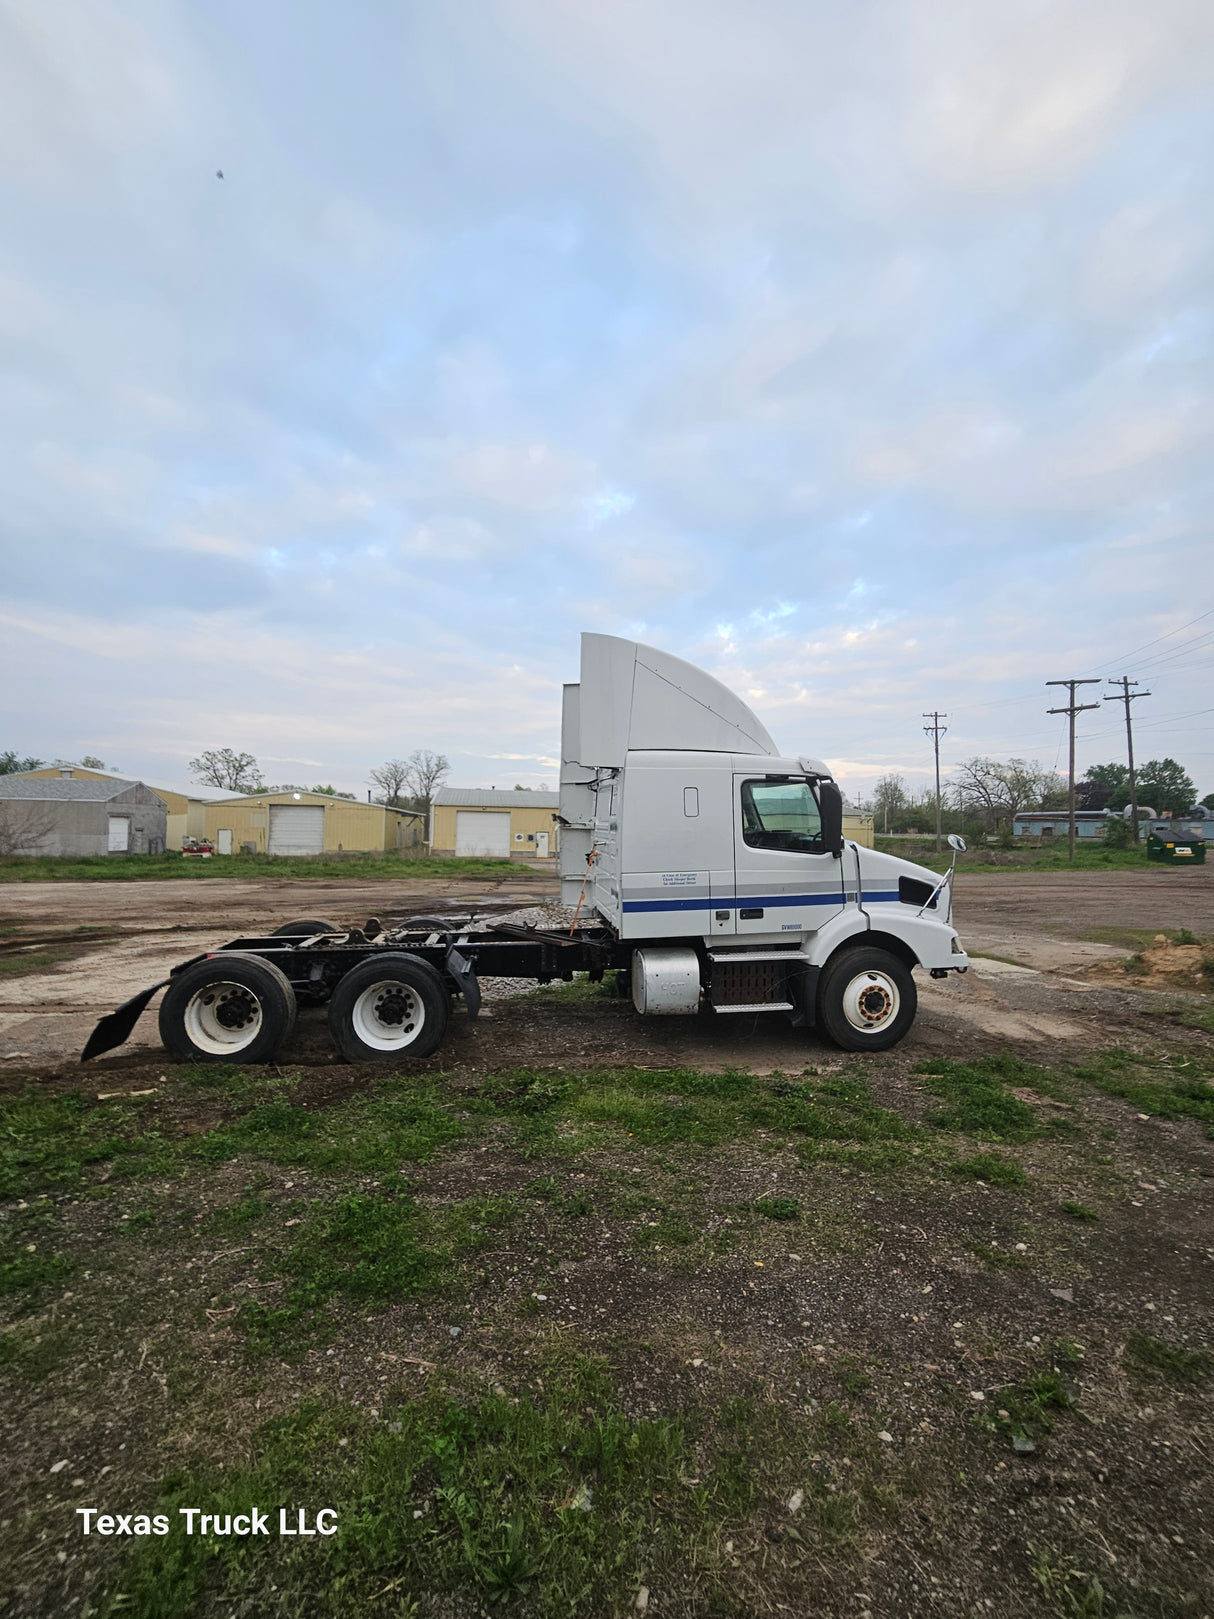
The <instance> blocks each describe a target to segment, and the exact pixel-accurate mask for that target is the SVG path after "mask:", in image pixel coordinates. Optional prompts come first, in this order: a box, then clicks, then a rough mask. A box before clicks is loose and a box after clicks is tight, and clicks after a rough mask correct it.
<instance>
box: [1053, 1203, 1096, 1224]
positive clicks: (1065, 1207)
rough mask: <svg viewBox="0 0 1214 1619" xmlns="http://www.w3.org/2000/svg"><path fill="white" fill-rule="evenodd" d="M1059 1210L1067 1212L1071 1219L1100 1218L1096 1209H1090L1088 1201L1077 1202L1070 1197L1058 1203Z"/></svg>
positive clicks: (1063, 1212)
mask: <svg viewBox="0 0 1214 1619" xmlns="http://www.w3.org/2000/svg"><path fill="white" fill-rule="evenodd" d="M1058 1209H1059V1212H1060V1213H1062V1214H1065V1215H1066V1216H1067V1218H1068V1219H1070V1220H1099V1218H1100V1216H1099V1215H1098V1214H1097V1212H1096V1210H1095V1209H1089V1208H1088V1206H1087V1204H1086V1203H1076V1202H1074V1201H1072V1200H1071V1199H1068V1200H1067V1201H1066V1202H1065V1203H1060V1204H1059V1205H1058Z"/></svg>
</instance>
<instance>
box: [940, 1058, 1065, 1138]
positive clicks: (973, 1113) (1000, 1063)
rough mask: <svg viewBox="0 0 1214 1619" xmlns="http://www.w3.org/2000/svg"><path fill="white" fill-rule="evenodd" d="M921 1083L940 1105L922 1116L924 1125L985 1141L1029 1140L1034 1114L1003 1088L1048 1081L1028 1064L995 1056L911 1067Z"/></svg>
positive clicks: (1036, 1129) (1037, 1129) (1035, 1124)
mask: <svg viewBox="0 0 1214 1619" xmlns="http://www.w3.org/2000/svg"><path fill="white" fill-rule="evenodd" d="M915 1072H916V1073H917V1074H922V1075H923V1076H924V1084H925V1086H926V1088H927V1089H928V1090H929V1091H931V1093H932V1094H933V1095H934V1096H939V1097H941V1098H942V1099H943V1101H944V1104H945V1105H944V1106H943V1107H940V1108H936V1109H935V1110H934V1111H933V1112H932V1113H930V1114H929V1115H928V1123H929V1124H933V1125H935V1126H936V1127H937V1128H938V1129H942V1130H959V1131H963V1132H964V1133H965V1134H966V1135H973V1136H979V1137H982V1138H983V1139H985V1140H987V1141H1013V1142H1014V1141H1030V1140H1031V1139H1032V1138H1033V1137H1034V1136H1036V1135H1039V1134H1040V1126H1039V1124H1038V1122H1037V1118H1036V1115H1035V1114H1034V1112H1033V1110H1032V1108H1031V1107H1029V1106H1028V1105H1027V1103H1025V1102H1022V1101H1021V1100H1020V1099H1019V1097H1016V1096H1012V1095H1011V1093H1010V1092H1009V1091H1008V1088H1007V1087H1008V1084H1009V1083H1012V1084H1016V1085H1021V1086H1030V1085H1031V1086H1033V1088H1034V1089H1036V1088H1037V1086H1035V1085H1034V1084H1033V1082H1034V1080H1037V1081H1039V1082H1041V1083H1042V1084H1048V1083H1049V1076H1048V1075H1047V1074H1046V1073H1045V1071H1044V1070H1043V1069H1040V1068H1038V1067H1037V1066H1036V1064H1034V1063H1027V1062H1023V1061H1022V1060H1021V1059H1020V1058H1019V1057H1013V1056H1011V1055H1009V1054H1007V1053H1001V1054H1000V1055H998V1056H995V1057H979V1058H977V1059H976V1060H975V1061H973V1062H952V1061H949V1060H948V1059H946V1058H939V1059H937V1060H935V1061H933V1062H925V1063H920V1065H919V1067H918V1068H916V1069H915Z"/></svg>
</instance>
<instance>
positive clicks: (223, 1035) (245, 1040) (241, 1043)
mask: <svg viewBox="0 0 1214 1619" xmlns="http://www.w3.org/2000/svg"><path fill="white" fill-rule="evenodd" d="M261 1015H262V1014H261V1002H260V1001H259V1000H258V998H257V996H256V995H255V994H254V993H253V991H252V990H251V989H250V988H249V987H248V985H247V984H230V983H222V982H221V983H217V984H207V985H206V986H205V987H204V988H202V989H200V990H198V991H197V992H196V993H195V994H194V995H193V996H191V998H190V1001H189V1004H188V1005H187V1007H186V1009H185V1032H186V1034H187V1035H189V1037H190V1042H191V1044H192V1045H194V1046H196V1047H197V1048H198V1050H199V1051H205V1052H206V1053H207V1055H208V1056H211V1057H234V1056H236V1054H237V1053H238V1052H241V1051H244V1050H245V1049H246V1048H247V1047H249V1046H251V1045H252V1044H253V1042H254V1040H256V1038H257V1036H258V1035H259V1034H260V1033H261Z"/></svg>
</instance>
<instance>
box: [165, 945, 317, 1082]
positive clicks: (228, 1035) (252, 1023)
mask: <svg viewBox="0 0 1214 1619" xmlns="http://www.w3.org/2000/svg"><path fill="white" fill-rule="evenodd" d="M295 1011H296V1007H295V992H294V991H293V990H292V988H291V986H290V984H289V983H288V982H287V979H286V977H285V976H284V975H283V974H282V973H281V972H280V971H279V970H278V968H277V967H275V966H274V965H273V964H272V963H271V962H268V961H262V960H261V958H260V957H259V956H246V955H244V954H242V953H241V952H239V951H235V950H234V951H231V952H223V953H220V954H219V955H215V956H209V957H208V958H207V959H206V960H205V961H197V962H195V963H194V965H193V966H192V967H187V968H186V970H185V971H184V972H183V973H180V974H178V976H177V977H176V978H174V979H173V981H172V982H171V983H170V985H169V987H168V989H167V991H166V992H165V997H164V1000H163V1001H161V1003H160V1038H161V1040H162V1041H163V1042H164V1046H165V1049H166V1051H168V1053H169V1055H170V1056H171V1057H173V1058H175V1059H176V1061H177V1062H239V1063H247V1062H270V1061H271V1060H272V1059H273V1057H274V1056H275V1054H276V1053H277V1051H278V1050H279V1047H280V1046H282V1045H284V1044H285V1043H286V1041H287V1040H289V1039H290V1037H291V1033H292V1031H293V1029H294V1028H295Z"/></svg>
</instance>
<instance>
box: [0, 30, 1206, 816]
mask: <svg viewBox="0 0 1214 1619" xmlns="http://www.w3.org/2000/svg"><path fill="white" fill-rule="evenodd" d="M218 170H222V174H223V178H222V179H219V178H218V177H217V172H216V171H218ZM0 186H2V188H3V199H2V200H3V210H2V217H3V220H4V225H3V228H2V230H0V345H2V347H3V359H2V363H0V413H2V421H0V461H2V464H3V481H2V485H0V488H2V491H3V500H2V501H0V551H2V570H0V626H2V630H0V706H2V708H3V714H2V716H0V717H2V720H3V724H2V726H0V748H5V747H13V748H16V749H18V750H19V751H21V752H33V753H36V754H40V755H42V756H44V757H55V756H60V757H67V758H72V757H78V756H79V755H80V754H81V753H84V752H91V753H97V754H100V755H102V756H103V757H104V758H105V759H106V760H107V761H111V762H113V763H114V764H116V765H118V766H119V767H120V768H122V769H123V770H125V771H127V772H130V773H132V774H138V775H142V776H144V777H145V778H146V779H148V780H150V781H152V782H159V783H162V784H164V785H171V784H174V783H182V784H183V783H184V782H185V780H186V778H187V772H186V764H185V761H186V760H187V759H188V758H189V756H190V755H191V754H194V753H196V752H197V751H199V750H200V749H202V748H206V747H220V746H232V747H235V748H240V749H245V750H247V751H249V752H251V753H253V754H255V755H256V756H257V757H258V759H259V760H261V761H262V764H263V768H264V770H265V772H266V774H267V776H268V777H269V779H271V780H293V781H296V780H298V781H304V780H307V781H313V780H324V781H329V780H332V781H334V782H335V783H336V784H337V785H338V786H342V787H346V788H349V789H350V790H353V791H358V792H362V791H364V790H365V786H366V773H367V769H368V768H369V766H371V765H373V764H375V763H377V762H379V761H381V760H382V759H384V758H386V757H388V756H390V755H393V754H400V753H405V752H407V751H409V750H410V749H412V748H414V747H419V746H421V747H431V748H436V749H441V750H442V751H443V752H445V753H447V754H448V755H449V757H450V759H451V761H452V767H453V769H452V778H451V779H452V781H453V782H454V783H459V784H465V785H479V784H489V783H491V782H492V783H496V784H498V785H503V784H512V783H513V782H515V781H519V782H523V783H525V784H528V785H535V784H537V783H539V782H540V781H549V782H551V781H553V780H554V774H555V762H554V754H555V750H556V745H557V726H558V714H559V684H560V682H561V681H562V680H564V679H573V678H576V676H577V658H578V632H579V631H580V630H582V629H594V630H601V631H607V632H610V633H617V634H624V635H629V636H633V637H636V638H637V639H640V640H644V641H648V642H650V643H652V644H654V645H657V646H660V647H663V648H665V649H667V650H669V651H672V652H675V653H677V654H679V655H680V656H682V657H686V658H689V659H690V660H691V661H693V662H696V663H700V664H702V665H704V666H706V667H708V668H710V669H711V670H713V672H714V673H716V674H718V675H719V676H720V677H721V678H723V679H724V680H725V681H726V682H727V683H728V684H730V685H731V686H733V687H734V688H735V689H737V690H738V691H739V692H741V693H742V694H744V695H746V696H747V698H748V700H749V701H750V702H751V703H752V705H753V706H754V708H755V709H756V710H757V711H758V713H759V714H760V715H761V717H762V718H763V719H764V721H765V722H766V723H767V725H768V728H769V729H770V730H771V731H772V733H773V734H774V735H775V737H776V739H777V741H778V742H779V743H780V745H781V746H782V747H784V748H785V749H786V750H787V751H789V752H793V753H795V752H802V751H803V752H810V753H814V754H817V755H820V756H825V757H826V758H828V759H829V760H831V761H832V763H833V764H834V765H835V767H836V768H837V770H838V771H839V772H840V773H841V775H842V777H843V779H844V781H845V783H846V785H847V787H848V789H849V791H851V792H852V793H861V792H863V791H864V790H865V789H866V788H867V787H870V786H871V784H872V783H873V782H874V781H875V779H876V778H877V777H878V776H879V775H880V774H882V773H883V772H885V771H888V770H899V771H901V772H902V773H903V774H904V775H906V777H907V778H908V780H910V781H911V782H912V783H921V782H923V781H925V780H926V772H927V769H928V767H929V764H930V755H929V752H928V744H927V741H926V739H925V737H924V736H923V734H922V730H921V726H922V723H923V721H922V718H921V715H922V713H923V711H925V710H930V709H937V708H938V709H942V710H945V711H947V713H948V716H949V718H948V725H949V727H950V729H949V732H948V735H947V737H946V738H945V742H944V758H945V760H946V762H948V761H953V760H957V759H960V758H963V757H966V756H969V755H972V754H975V753H987V754H993V755H996V756H998V757H1007V756H1009V755H1013V754H1016V755H1021V756H1027V757H1030V758H1038V759H1040V760H1041V761H1042V762H1043V763H1045V764H1049V765H1053V764H1054V763H1055V762H1058V761H1061V762H1062V763H1063V764H1065V747H1064V734H1065V733H1064V730H1063V726H1064V722H1063V721H1062V720H1060V719H1057V718H1048V717H1047V716H1046V714H1045V712H1044V711H1045V709H1046V708H1047V707H1049V706H1052V704H1054V703H1056V702H1057V701H1058V700H1059V694H1058V693H1057V692H1056V691H1052V690H1051V691H1047V689H1046V687H1045V685H1044V682H1045V681H1046V680H1049V679H1053V678H1058V677H1061V676H1070V675H1098V676H1101V677H1104V676H1110V675H1121V674H1123V673H1128V674H1129V675H1130V676H1131V677H1137V678H1139V679H1140V680H1141V681H1142V683H1143V686H1144V687H1149V688H1150V691H1151V693H1152V695H1151V696H1150V697H1149V698H1146V699H1144V700H1143V701H1142V702H1140V703H1138V704H1136V706H1135V715H1136V720H1137V722H1138V727H1139V742H1138V752H1139V755H1140V757H1141V758H1147V757H1152V756H1156V755H1159V754H1163V753H1168V754H1172V755H1174V756H1175V757H1178V758H1179V759H1180V760H1181V761H1182V762H1183V763H1184V764H1186V765H1187V766H1188V768H1189V770H1190V773H1191V774H1192V775H1193V776H1194V777H1195V778H1196V780H1197V782H1198V787H1199V790H1200V791H1202V792H1205V791H1209V790H1211V789H1214V740H1212V739H1214V728H1212V721H1214V696H1211V693H1212V692H1214V679H1212V678H1211V676H1212V674H1214V588H1212V574H1214V565H1212V558H1214V547H1212V546H1211V543H1210V530H1211V511H1212V510H1214V457H1212V455H1211V438H1212V432H1211V430H1212V428H1214V397H1212V387H1214V381H1212V379H1214V364H1212V362H1214V311H1212V307H1211V282H1212V270H1214V256H1212V246H1214V7H1212V6H1211V5H1210V4H1209V0H1152V3H1151V4H1150V5H1144V4H1142V3H1141V0H1090V3H1083V0H855V3H853V4H850V5H842V6H841V5H839V4H837V3H830V0H611V3H610V4H606V5H605V4H603V3H602V0H594V3H591V0H468V3H466V4H463V3H461V4H458V5H434V4H429V3H423V0H417V3H410V0H348V3H347V4H344V5H340V6H338V5H334V4H332V3H324V4H321V3H319V0H289V3H288V0H259V3H258V4H256V5H249V4H247V3H240V4H237V3H235V0H208V4H206V5H205V6H202V5H197V4H193V3H191V4H182V3H178V0H146V3H144V0H49V3H48V0H0ZM1203 615H1204V616H1203ZM1105 689H1107V688H1100V687H1089V688H1086V693H1085V694H1086V695H1089V696H1091V695H1092V694H1095V695H1096V696H1099V695H1100V693H1101V691H1102V690H1105ZM1119 714H1120V710H1119V709H1115V708H1113V707H1112V706H1106V707H1104V708H1102V710H1101V711H1100V712H1099V713H1096V714H1092V715H1085V716H1083V719H1084V720H1085V721H1088V722H1089V723H1087V724H1084V725H1082V727H1081V736H1082V737H1083V740H1082V742H1081V745H1080V762H1081V764H1082V763H1087V762H1089V761H1094V760H1103V759H1111V758H1119V757H1121V747H1122V740H1123V732H1122V731H1121V729H1120V726H1119V721H1118V715H1119Z"/></svg>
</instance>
